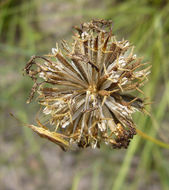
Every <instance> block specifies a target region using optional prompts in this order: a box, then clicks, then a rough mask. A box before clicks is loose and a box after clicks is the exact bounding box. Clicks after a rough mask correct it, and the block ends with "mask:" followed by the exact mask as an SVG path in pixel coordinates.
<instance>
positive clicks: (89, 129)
mask: <svg viewBox="0 0 169 190" xmlns="http://www.w3.org/2000/svg"><path fill="white" fill-rule="evenodd" d="M111 25H112V23H111V21H105V20H93V21H91V22H89V23H83V24H82V25H81V27H75V29H76V31H77V32H75V34H74V36H73V44H72V46H71V47H69V46H68V44H67V43H66V42H65V41H63V42H62V46H63V50H60V49H59V48H58V46H57V47H56V48H52V54H51V55H47V56H44V57H41V56H33V57H32V58H31V60H30V61H29V62H28V63H27V65H26V67H25V71H26V74H28V75H29V76H30V77H31V78H32V80H33V81H34V86H33V88H32V91H31V95H30V98H29V102H30V101H31V100H32V98H33V96H34V93H35V92H36V91H37V92H38V94H39V96H38V100H39V103H40V104H41V105H42V107H43V114H44V116H45V118H46V124H42V123H41V122H40V121H39V120H38V125H39V127H36V126H33V125H30V128H32V129H33V130H34V131H35V132H36V133H38V134H39V135H40V136H42V137H45V138H48V139H49V140H51V141H53V142H55V143H56V144H58V145H59V146H61V148H62V149H64V150H66V149H69V148H71V147H72V145H73V144H77V145H78V146H79V147H81V148H86V147H88V146H91V147H92V148H95V147H100V144H101V143H102V142H104V143H105V144H107V145H109V146H111V147H113V148H127V147H128V145H129V142H130V139H131V138H133V135H135V134H136V129H135V124H134V123H133V120H132V117H131V114H132V113H134V112H135V111H143V110H144V102H143V100H142V99H140V98H138V97H135V96H132V95H129V94H128V93H129V92H132V91H138V92H140V93H143V92H142V91H141V90H140V87H141V86H142V85H143V84H144V82H145V81H147V75H148V74H149V72H150V71H149V69H150V66H149V67H147V68H145V65H146V64H145V63H141V61H142V60H141V59H140V58H137V57H136V55H135V54H133V47H132V46H131V45H130V44H129V42H128V41H126V40H122V41H117V40H116V38H115V36H114V35H113V34H112V30H111ZM40 79H41V80H40ZM49 129H50V130H49Z"/></svg>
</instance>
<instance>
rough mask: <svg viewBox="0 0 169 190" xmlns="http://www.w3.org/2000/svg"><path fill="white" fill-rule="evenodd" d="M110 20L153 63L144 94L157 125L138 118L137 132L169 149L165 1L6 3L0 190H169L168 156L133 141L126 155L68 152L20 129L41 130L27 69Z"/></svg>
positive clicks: (0, 25)
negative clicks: (85, 26) (89, 26)
mask: <svg viewBox="0 0 169 190" xmlns="http://www.w3.org/2000/svg"><path fill="white" fill-rule="evenodd" d="M93 18H104V19H111V20H112V21H113V33H114V34H115V35H116V36H117V38H118V39H119V40H120V39H122V38H125V39H128V40H129V41H130V42H131V43H132V44H133V45H135V46H136V48H135V52H136V53H137V55H138V56H143V57H144V60H145V61H149V62H151V64H152V70H151V71H152V72H151V75H150V77H149V82H148V83H147V84H146V86H145V87H144V88H143V90H144V92H145V95H146V96H148V97H150V101H153V102H154V103H153V104H152V106H151V107H150V106H149V107H148V110H149V112H151V114H152V119H150V118H149V117H148V116H146V115H143V114H141V113H139V114H136V115H134V119H135V122H136V124H137V126H138V128H139V129H141V130H142V131H144V132H145V133H146V134H148V135H150V136H153V137H156V138H158V139H160V140H162V141H164V142H166V143H169V74H168V73H169V1H167V0H154V1H153V0H126V1H124V0H104V1H103V0H102V1H101V0H53V1H48V0H29V1H28V0H0V189H1V190H23V189H24V190H38V189H41V190H47V189H49V190H54V189H56V190H69V189H72V190H77V189H78V190H79V189H80V190H89V189H91V190H102V189H104V190H110V189H111V190H123V189H125V190H135V189H138V190H143V189H144V190H161V189H162V190H163V189H164V190H168V189H169V150H165V149H162V148H160V147H158V146H157V145H155V144H153V143H151V142H148V141H147V140H145V139H143V138H141V137H139V135H137V136H135V137H134V139H133V141H132V142H131V144H130V146H129V148H128V149H127V150H110V149H108V148H106V147H103V148H102V149H100V150H91V149H86V150H80V151H76V152H66V153H65V152H62V151H61V150H60V148H59V147H58V146H56V145H55V144H52V143H51V142H48V141H47V140H45V139H41V138H40V137H39V136H37V135H36V134H34V133H33V132H32V131H31V130H30V129H27V128H25V127H22V125H21V124H19V123H18V122H17V121H16V120H15V119H14V118H12V117H11V116H10V115H9V113H10V112H12V113H14V114H15V115H16V116H17V117H18V118H19V119H20V120H21V121H22V122H26V123H35V119H34V118H35V114H36V112H37V110H38V108H39V106H38V105H37V104H35V103H31V104H29V105H27V104H26V100H27V97H28V95H29V91H30V89H31V86H32V81H31V80H30V79H29V78H28V77H24V76H23V68H24V66H25V64H26V62H27V61H28V60H29V58H30V56H32V55H43V54H47V53H49V52H50V51H51V48H52V47H55V43H56V41H57V42H60V41H61V39H65V40H68V41H69V40H70V39H71V35H72V26H73V25H79V24H80V23H81V22H84V21H90V20H91V19H93Z"/></svg>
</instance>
